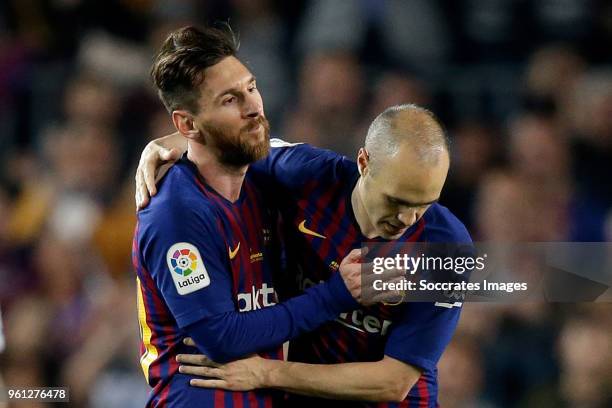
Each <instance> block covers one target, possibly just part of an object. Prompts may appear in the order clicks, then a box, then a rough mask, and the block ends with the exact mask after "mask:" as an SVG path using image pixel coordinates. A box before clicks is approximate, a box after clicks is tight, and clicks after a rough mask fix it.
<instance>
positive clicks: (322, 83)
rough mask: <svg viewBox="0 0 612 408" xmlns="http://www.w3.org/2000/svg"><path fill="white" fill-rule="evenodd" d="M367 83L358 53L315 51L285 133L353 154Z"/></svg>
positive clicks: (306, 63) (304, 75)
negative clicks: (355, 54) (324, 52)
mask: <svg viewBox="0 0 612 408" xmlns="http://www.w3.org/2000/svg"><path fill="white" fill-rule="evenodd" d="M363 92H364V83H363V77H362V72H361V68H360V66H359V64H358V62H357V59H356V57H355V56H354V55H352V54H348V53H342V52H336V53H326V54H313V55H310V56H309V57H308V58H307V59H306V61H305V62H304V66H303V68H302V73H301V78H300V93H299V100H298V103H297V110H295V111H294V112H291V113H290V114H289V117H288V121H287V123H286V125H285V128H284V131H283V136H284V137H285V138H287V139H288V140H291V141H297V142H307V143H311V144H314V145H316V146H321V147H325V148H328V149H333V150H335V151H337V152H339V153H342V154H345V155H348V156H350V157H353V156H354V155H355V154H356V152H357V147H358V144H359V143H360V142H361V140H362V137H363V136H362V135H359V134H357V133H356V132H357V125H358V119H359V116H360V113H361V109H362V106H361V103H362V96H363Z"/></svg>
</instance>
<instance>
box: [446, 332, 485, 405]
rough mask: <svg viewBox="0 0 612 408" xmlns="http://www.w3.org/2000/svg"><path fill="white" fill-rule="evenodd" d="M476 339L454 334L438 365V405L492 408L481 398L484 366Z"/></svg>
mask: <svg viewBox="0 0 612 408" xmlns="http://www.w3.org/2000/svg"><path fill="white" fill-rule="evenodd" d="M478 343H479V339H478V338H471V337H463V336H461V335H456V336H455V337H454V339H453V341H452V343H451V344H450V345H449V346H448V348H447V349H446V351H445V352H444V356H443V357H442V359H441V360H440V363H439V364H438V372H439V375H440V405H441V406H448V407H454V408H493V407H494V405H492V404H490V403H488V402H486V401H484V400H483V399H482V391H483V387H484V376H485V372H484V365H483V364H482V356H481V354H480V352H479V349H478V346H477V344H478Z"/></svg>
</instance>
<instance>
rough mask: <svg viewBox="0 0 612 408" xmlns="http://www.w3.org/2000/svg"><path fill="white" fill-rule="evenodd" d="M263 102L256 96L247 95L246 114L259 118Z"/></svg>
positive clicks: (248, 116)
mask: <svg viewBox="0 0 612 408" xmlns="http://www.w3.org/2000/svg"><path fill="white" fill-rule="evenodd" d="M262 110H263V109H262V106H261V103H259V101H258V100H257V99H256V98H255V97H254V96H250V95H249V96H247V98H246V103H245V105H244V111H245V116H246V117H247V118H250V119H257V117H259V116H260V115H261V114H262Z"/></svg>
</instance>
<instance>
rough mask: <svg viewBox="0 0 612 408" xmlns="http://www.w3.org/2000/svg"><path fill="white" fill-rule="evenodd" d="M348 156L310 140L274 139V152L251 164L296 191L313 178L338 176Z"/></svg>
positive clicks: (258, 172)
mask: <svg viewBox="0 0 612 408" xmlns="http://www.w3.org/2000/svg"><path fill="white" fill-rule="evenodd" d="M347 160H348V159H347V158H346V157H344V156H342V155H339V154H338V153H335V152H332V151H331V150H326V149H319V148H316V147H313V146H311V145H309V144H306V143H288V142H285V141H283V140H281V139H271V140H270V153H269V154H268V156H267V157H266V158H265V159H264V160H260V161H258V162H256V163H254V164H253V165H252V166H251V169H252V171H253V172H254V173H255V174H257V175H258V176H260V177H266V178H267V179H268V180H269V181H270V182H272V183H274V184H275V185H276V186H278V187H281V188H283V189H288V190H293V189H295V188H299V187H301V186H303V185H304V184H305V183H307V182H309V181H312V180H329V179H335V178H337V174H338V172H339V171H342V169H343V167H344V166H343V164H344V163H345V162H346V161H347Z"/></svg>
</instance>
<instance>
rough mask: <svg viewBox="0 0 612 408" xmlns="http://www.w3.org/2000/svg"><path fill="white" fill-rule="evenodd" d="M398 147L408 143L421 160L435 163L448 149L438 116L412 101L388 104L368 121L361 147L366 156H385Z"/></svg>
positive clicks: (394, 152)
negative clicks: (363, 144) (367, 154)
mask: <svg viewBox="0 0 612 408" xmlns="http://www.w3.org/2000/svg"><path fill="white" fill-rule="evenodd" d="M401 147H408V148H410V149H411V150H413V151H414V152H415V153H416V156H417V158H418V159H419V160H421V161H423V162H424V163H431V164H435V163H437V162H438V161H439V159H440V155H441V154H442V153H444V152H445V153H446V154H448V153H449V145H448V139H447V137H446V134H445V131H444V128H443V126H442V124H441V123H440V121H439V120H438V118H436V116H435V115H434V114H433V113H432V112H431V111H429V110H427V109H425V108H423V107H420V106H418V105H414V104H404V105H395V106H391V107H389V108H387V109H385V111H383V112H382V113H381V114H380V115H378V116H377V117H376V118H375V119H374V120H373V121H372V124H371V125H370V127H369V129H368V133H367V136H366V140H365V148H366V150H367V151H368V153H369V156H370V160H371V161H372V160H373V161H374V162H376V161H378V160H384V159H389V158H391V157H393V156H395V155H396V154H397V152H398V151H399V150H400V148H401Z"/></svg>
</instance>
